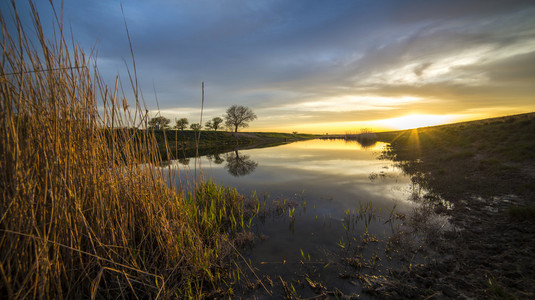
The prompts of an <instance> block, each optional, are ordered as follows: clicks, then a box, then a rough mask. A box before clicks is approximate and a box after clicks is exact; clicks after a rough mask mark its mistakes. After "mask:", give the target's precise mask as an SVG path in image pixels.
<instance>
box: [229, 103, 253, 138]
mask: <svg viewBox="0 0 535 300" xmlns="http://www.w3.org/2000/svg"><path fill="white" fill-rule="evenodd" d="M256 118H257V116H256V115H255V113H254V112H253V110H252V109H250V108H248V107H246V106H241V105H239V106H238V105H232V106H231V107H229V109H227V114H226V115H225V119H226V121H225V125H227V126H228V127H230V128H234V132H238V128H239V127H248V126H249V124H248V122H250V121H253V120H254V119H256Z"/></svg>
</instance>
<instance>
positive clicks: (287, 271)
mask: <svg viewBox="0 0 535 300" xmlns="http://www.w3.org/2000/svg"><path fill="white" fill-rule="evenodd" d="M386 146H387V144H384V143H376V144H375V145H373V146H371V147H366V148H363V147H362V146H361V145H360V144H358V143H357V142H346V141H344V140H309V141H302V142H295V143H291V144H286V145H282V146H278V147H272V148H261V149H251V150H237V151H232V152H229V153H224V154H219V155H212V156H208V157H206V156H205V157H202V158H200V159H199V161H197V168H196V170H195V169H194V162H195V159H194V158H192V159H190V160H189V164H186V162H185V161H182V163H183V164H182V165H181V175H182V178H188V177H189V178H191V176H193V174H197V175H199V174H201V173H202V176H203V177H204V178H205V179H209V180H212V181H214V182H216V183H218V184H221V185H223V186H233V187H236V188H237V189H238V191H239V192H240V193H242V194H244V195H252V194H256V195H257V196H258V197H259V198H260V199H261V200H264V199H265V200H266V202H268V204H272V203H273V202H276V203H279V207H281V208H282V209H281V210H279V214H276V213H275V214H271V215H269V216H267V217H265V218H257V220H256V224H255V227H254V230H255V233H256V234H257V238H256V242H255V244H254V247H252V248H251V249H250V250H248V251H246V253H244V254H245V255H246V257H247V259H249V260H250V263H251V265H252V266H254V267H255V272H256V273H257V274H259V275H260V277H262V278H263V279H265V278H266V277H267V276H269V277H270V279H271V280H273V281H277V282H278V283H280V279H282V280H285V281H289V282H292V281H293V282H300V281H303V280H305V277H307V278H310V279H312V280H314V281H318V282H321V283H322V284H323V285H325V286H326V287H329V288H330V287H336V288H337V289H339V290H341V291H342V292H344V293H347V294H351V293H354V291H358V289H359V286H358V284H357V283H356V282H355V281H352V280H343V279H342V278H340V277H341V276H340V275H341V274H342V273H344V272H353V273H355V270H351V269H347V268H348V267H347V266H345V265H344V264H342V263H341V259H340V258H341V257H344V256H346V257H351V256H355V255H361V256H362V257H363V258H365V257H368V258H370V257H379V258H380V257H382V258H383V259H381V261H378V260H376V262H377V268H378V269H379V271H380V270H381V269H383V270H385V271H386V269H387V267H388V264H389V262H388V261H386V260H385V259H384V250H381V249H384V245H385V240H386V237H388V235H390V234H391V233H392V229H393V226H395V222H387V223H385V222H384V221H385V220H386V219H387V218H388V216H389V214H390V211H391V210H392V208H393V207H395V211H396V212H399V213H404V212H408V211H409V210H411V209H412V208H413V207H414V206H415V204H414V203H413V202H411V201H408V199H409V198H410V196H411V193H412V192H413V189H412V184H411V181H410V179H409V178H408V177H406V176H405V175H403V173H402V171H401V170H400V169H398V168H397V167H395V166H394V165H393V163H392V162H391V161H388V160H378V159H377V158H378V157H379V155H380V154H381V151H382V150H383V149H384V147H386ZM199 165H200V167H199ZM183 180H186V179H183ZM289 202H290V203H293V204H295V205H296V206H294V209H295V210H294V212H293V217H292V216H291V215H292V212H291V211H289V210H291V206H290V207H288V206H284V203H289ZM370 203H371V204H370ZM365 206H366V207H368V208H370V209H373V210H374V213H373V214H371V213H369V214H367V216H368V217H369V218H368V217H366V218H361V219H356V218H355V217H354V216H355V213H356V212H359V211H362V210H363V207H365ZM271 207H277V205H272V206H271ZM281 211H282V213H281ZM350 216H353V217H352V218H350ZM366 234H367V235H366ZM363 235H366V236H369V237H375V238H376V239H377V242H371V243H368V244H365V245H364V244H363V243H362V239H361V238H362V236H363ZM372 240H374V239H372ZM359 245H360V246H361V247H357V246H359ZM364 246H365V247H364ZM309 256H310V258H309ZM341 268H342V269H341ZM342 275H343V274H342ZM342 277H344V276H342ZM296 288H297V287H296ZM274 289H276V288H274ZM307 289H308V290H307ZM259 293H260V296H262V293H263V292H262V291H259ZM299 293H300V295H301V296H307V295H308V296H313V295H314V294H313V293H312V291H311V290H310V289H309V288H307V286H306V285H303V287H301V291H300V292H299ZM265 295H266V296H267V294H265ZM256 296H258V295H256Z"/></svg>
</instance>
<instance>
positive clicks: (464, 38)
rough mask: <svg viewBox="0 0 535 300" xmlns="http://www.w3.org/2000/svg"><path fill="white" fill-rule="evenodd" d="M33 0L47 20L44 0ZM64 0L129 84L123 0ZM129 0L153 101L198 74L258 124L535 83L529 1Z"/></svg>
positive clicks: (191, 87)
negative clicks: (254, 115) (254, 113)
mask: <svg viewBox="0 0 535 300" xmlns="http://www.w3.org/2000/svg"><path fill="white" fill-rule="evenodd" d="M1 5H2V11H6V10H5V9H4V6H5V4H1ZM37 6H38V9H39V10H40V11H42V12H43V15H42V19H43V23H44V24H49V23H50V22H51V20H52V16H51V14H50V9H49V8H47V6H48V3H46V2H39V3H37ZM64 6H65V7H64V15H65V21H66V22H68V23H69V25H70V26H72V30H73V32H74V36H75V39H76V40H77V41H78V42H80V43H81V44H82V46H83V47H84V48H85V49H92V47H94V46H95V44H96V50H98V62H99V67H100V69H101V71H102V72H103V73H104V74H103V75H104V77H105V78H106V79H108V80H110V81H113V80H114V79H115V75H116V74H117V73H118V72H119V73H120V74H121V77H122V79H123V83H124V85H125V86H126V83H125V82H128V80H127V74H126V72H125V70H124V64H125V63H124V61H125V60H126V62H127V64H128V65H129V66H130V68H132V63H131V60H130V48H129V44H128V37H127V36H126V29H125V25H124V22H123V13H122V11H121V3H120V2H119V1H91V2H79V1H72V0H66V1H65V4H64ZM21 7H24V5H21ZM122 7H123V11H124V18H126V22H127V24H128V30H129V32H130V38H131V41H132V45H133V51H134V55H135V61H136V67H137V71H138V76H139V79H140V85H141V88H142V90H143V91H144V93H145V97H144V98H145V100H146V102H147V105H148V106H149V109H155V108H156V101H155V98H156V97H155V96H154V95H153V89H155V90H156V94H157V98H158V103H159V106H160V109H161V110H162V111H163V112H165V113H169V114H170V116H171V115H172V114H173V112H174V111H175V110H176V108H177V107H178V108H180V107H182V108H187V107H195V106H196V105H197V104H199V103H200V98H201V93H200V84H201V82H202V81H204V82H205V86H206V88H205V93H206V108H207V109H214V110H221V112H220V113H221V114H222V113H223V112H224V109H225V107H228V106H230V105H232V104H242V105H247V106H250V107H252V108H253V109H255V110H256V111H257V112H258V115H259V120H257V121H255V123H253V124H251V125H253V127H251V129H254V126H255V124H262V126H263V127H264V128H268V127H269V126H270V125H269V124H272V125H273V124H275V122H276V124H277V126H284V124H288V126H290V125H293V124H296V123H297V122H299V121H302V120H303V119H306V120H307V121H308V122H320V121H321V120H327V121H336V120H339V121H344V122H345V121H347V122H349V121H351V120H353V121H355V120H373V119H374V118H383V119H384V118H388V116H401V115H402V114H410V113H414V112H420V113H426V112H427V113H429V114H431V113H433V114H439V113H441V112H444V113H446V112H447V113H451V114H461V113H463V112H466V111H469V110H474V109H482V108H489V109H490V108H494V109H496V108H497V107H504V106H507V105H509V106H512V105H514V106H516V107H518V109H519V110H521V109H526V107H530V103H531V102H532V99H533V95H534V94H535V93H534V92H535V91H534V88H533V87H532V82H533V77H534V71H533V68H530V66H532V65H533V62H534V57H535V55H534V51H535V19H534V18H533V17H532V16H533V15H535V4H533V1H516V0H512V1H499V0H481V1H468V2H467V1H460V0H452V1H447V2H445V1H438V0H430V1H393V0H391V1H380V2H379V1H377V2H360V1H329V2H328V3H326V2H324V1H312V0H310V1H283V0H278V1H245V0H232V1H225V2H220V1H208V0H199V1H170V0H158V1H150V2H147V1H140V0H134V1H128V2H123V3H122ZM26 23H30V22H29V21H26ZM127 93H128V92H127ZM408 99H412V100H408ZM414 99H416V100H414ZM163 112H162V113H163ZM213 113H214V114H216V112H215V111H214V112H213ZM191 115H192V116H193V115H194V113H193V112H192V113H191ZM292 116H294V117H292ZM262 118H265V119H264V121H263V120H262ZM270 122H271V123H270ZM273 126H275V125H273Z"/></svg>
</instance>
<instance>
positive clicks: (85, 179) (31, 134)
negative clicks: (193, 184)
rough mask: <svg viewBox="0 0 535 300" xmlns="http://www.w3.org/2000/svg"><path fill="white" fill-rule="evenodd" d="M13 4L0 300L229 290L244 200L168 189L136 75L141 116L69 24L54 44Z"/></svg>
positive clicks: (6, 55) (2, 163) (0, 122)
mask: <svg viewBox="0 0 535 300" xmlns="http://www.w3.org/2000/svg"><path fill="white" fill-rule="evenodd" d="M14 3H15V2H13V9H12V14H11V15H12V16H13V18H12V19H11V18H10V19H9V20H8V19H7V16H6V15H4V14H0V23H1V27H2V36H1V38H2V40H1V41H0V46H1V50H2V60H1V62H0V73H1V75H0V76H1V77H0V95H1V102H0V108H1V109H0V140H1V142H0V191H1V195H0V199H1V200H0V217H1V219H0V294H1V295H5V296H7V297H8V298H11V299H19V298H91V299H94V298H162V297H163V298H168V297H181V298H183V297H202V296H203V295H206V294H205V293H207V292H208V291H210V290H213V289H215V288H216V287H217V286H218V285H221V284H224V282H225V280H226V279H225V278H227V277H228V276H227V275H226V274H228V273H231V272H227V271H226V270H225V267H227V266H229V265H231V263H230V262H229V260H230V259H231V254H232V253H233V252H232V251H231V250H232V249H230V247H228V243H229V242H230V243H232V235H233V232H236V231H240V230H243V226H241V225H240V224H243V222H241V223H240V222H237V221H232V220H240V219H242V220H243V218H244V217H245V210H244V206H243V197H242V196H240V195H239V194H237V193H236V191H235V190H230V189H224V188H221V187H217V186H215V185H213V184H211V183H203V188H202V189H199V190H198V192H197V195H196V197H191V196H188V195H185V194H183V193H178V192H176V191H175V190H173V189H171V188H169V186H170V184H169V182H167V181H166V179H165V176H164V174H163V168H159V167H157V166H159V165H161V158H160V154H159V151H158V145H157V143H156V140H155V137H154V134H153V133H151V132H150V131H149V130H146V121H147V118H148V114H147V110H146V109H145V108H144V107H145V106H144V105H143V104H142V103H140V101H139V99H138V96H137V95H138V89H137V84H136V82H137V74H135V76H133V77H135V79H133V78H132V76H130V77H131V78H130V80H131V82H132V83H133V84H132V87H133V88H134V94H135V95H136V96H135V99H134V101H135V108H134V109H133V110H132V109H130V106H129V105H128V101H127V100H126V99H125V98H124V96H123V97H122V100H119V95H120V94H122V93H119V90H120V89H122V85H120V84H119V83H120V79H119V78H117V80H116V81H115V84H114V86H113V87H109V86H107V85H106V84H105V83H104V80H103V79H102V77H101V76H100V75H99V72H98V69H97V67H96V62H95V59H94V57H92V56H91V55H89V56H87V55H86V54H85V53H84V51H83V50H82V49H81V48H80V47H79V46H78V45H77V44H76V43H74V42H68V41H67V40H66V38H65V35H64V32H63V23H62V21H61V19H60V18H58V17H57V16H56V20H57V24H56V28H55V30H56V31H55V33H54V35H53V38H52V39H50V38H49V37H47V36H46V35H45V33H44V32H43V29H42V26H41V23H40V19H39V16H38V14H37V11H36V10H35V8H34V6H33V5H32V2H30V6H31V9H32V14H33V21H34V23H33V28H31V29H28V28H25V27H24V26H23V24H22V22H21V21H20V18H19V15H18V12H17V9H16V7H15V4H14ZM2 13H3V12H2ZM8 15H9V14H8ZM8 22H12V23H8ZM8 24H14V25H15V26H8ZM30 33H31V34H30ZM33 33H35V34H33ZM119 86H121V87H119ZM171 185H172V184H171ZM177 190H179V191H183V190H184V189H182V188H180V189H177Z"/></svg>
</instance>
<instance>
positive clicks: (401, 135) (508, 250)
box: [372, 113, 535, 299]
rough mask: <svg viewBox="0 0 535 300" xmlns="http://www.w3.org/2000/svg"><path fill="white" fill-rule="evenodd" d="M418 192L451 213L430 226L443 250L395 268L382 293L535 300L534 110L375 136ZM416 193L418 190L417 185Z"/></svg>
mask: <svg viewBox="0 0 535 300" xmlns="http://www.w3.org/2000/svg"><path fill="white" fill-rule="evenodd" d="M378 138H379V139H382V140H384V141H387V142H391V147H390V148H389V149H387V150H386V151H385V152H384V153H383V155H384V157H386V158H388V159H393V160H394V161H396V162H397V164H398V166H399V167H400V168H401V169H402V170H403V171H404V172H405V173H407V174H408V175H409V176H411V180H412V182H413V183H414V186H415V187H423V188H425V190H427V191H428V192H429V193H427V194H423V195H420V194H419V195H417V197H414V199H415V200H417V201H421V202H422V204H423V205H424V206H425V207H429V208H430V209H432V210H434V211H435V212H437V213H440V214H443V215H445V216H447V217H448V219H449V223H450V224H452V225H453V226H454V229H453V230H450V231H447V232H444V233H443V234H441V233H440V232H439V231H435V232H434V234H433V236H434V239H432V240H431V242H430V243H429V244H428V247H430V249H433V251H435V253H439V254H440V255H441V258H440V259H436V260H434V261H432V262H429V263H427V264H422V265H419V266H415V267H414V268H412V269H411V270H410V271H401V272H396V273H392V274H391V276H390V279H389V281H388V282H387V283H385V284H384V285H382V286H381V285H376V286H375V287H374V288H373V289H372V293H375V294H376V295H378V296H379V297H385V298H386V297H393V295H395V297H401V298H415V299H416V298H420V299H424V298H425V299H427V298H429V297H437V296H438V297H440V296H446V297H448V298H454V299H456V298H467V297H468V298H494V299H532V298H533V297H535V271H534V270H535V265H534V263H533V262H534V261H535V247H534V245H533V240H534V239H535V218H534V217H535V213H534V212H535V113H529V114H522V115H515V116H507V117H502V118H494V119H487V120H481V121H475V122H465V123H459V124H451V125H443V126H435V127H426V128H418V129H414V130H406V131H399V132H391V133H379V134H378ZM417 191H419V189H417Z"/></svg>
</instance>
